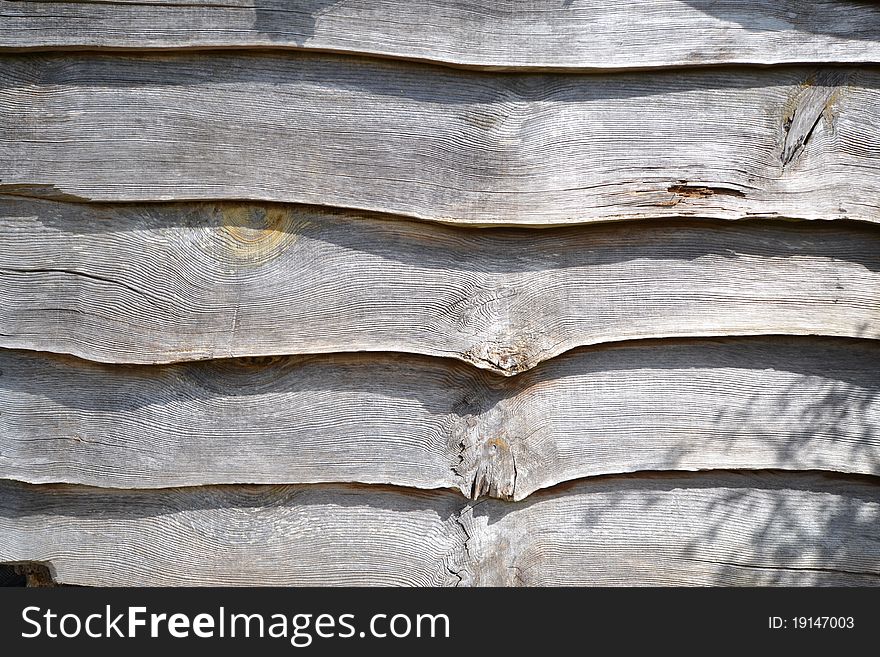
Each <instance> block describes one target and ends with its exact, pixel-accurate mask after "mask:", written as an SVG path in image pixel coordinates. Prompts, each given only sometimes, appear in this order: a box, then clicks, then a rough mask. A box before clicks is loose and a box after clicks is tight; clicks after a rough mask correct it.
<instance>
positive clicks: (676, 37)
mask: <svg viewBox="0 0 880 657" xmlns="http://www.w3.org/2000/svg"><path fill="white" fill-rule="evenodd" d="M218 47H219V48H223V47H232V48H248V47H261V48H302V49H314V50H335V51H341V52H348V53H364V54H376V55H382V56H390V57H404V58H412V59H425V60H433V61H438V62H444V63H448V64H454V65H459V66H480V67H499V68H512V67H540V68H561V69H574V70H595V69H608V68H619V69H621V68H648V67H665V66H694V65H704V64H780V63H798V62H811V61H812V62H852V63H862V62H878V61H880V7H878V6H877V4H876V3H872V2H846V1H843V0H839V1H831V2H803V1H801V0H785V1H778V0H732V1H726V2H716V1H713V0H684V1H682V0H651V2H614V3H608V2H602V1H601V0H576V1H571V0H568V1H564V2H563V1H562V0H534V1H531V2H521V1H519V0H421V1H409V2H398V1H395V0H386V1H378V2H377V1H376V0H297V1H296V2H289V1H288V0H224V1H223V2H208V1H207V0H200V1H189V0H183V1H182V0H171V1H167V0H166V1H162V0H146V1H145V0H113V1H112V2H105V1H104V0H80V1H79V2H77V1H75V0H74V1H30V2H23V1H19V0H15V1H12V2H10V1H7V0H2V1H0V48H19V49H41V48H42V49H45V48H90V49H94V48H123V49H130V48H163V49H168V48H218Z"/></svg>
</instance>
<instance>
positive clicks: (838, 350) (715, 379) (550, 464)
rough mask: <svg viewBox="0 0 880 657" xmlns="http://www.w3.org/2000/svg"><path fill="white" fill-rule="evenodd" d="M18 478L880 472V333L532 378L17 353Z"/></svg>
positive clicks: (549, 479) (7, 473) (5, 458)
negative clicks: (135, 362) (117, 361)
mask: <svg viewBox="0 0 880 657" xmlns="http://www.w3.org/2000/svg"><path fill="white" fill-rule="evenodd" d="M0 372H2V374H0V477H4V478H12V479H18V480H24V481H28V482H32V483H47V482H66V483H76V484H87V485H95V486H102V487H117V488H158V487H169V486H191V485H202V484H232V483H294V484H296V483H315V482H360V483H389V484H395V485H401V486H411V487H419V488H458V489H459V490H461V492H462V493H464V494H465V495H467V496H469V497H473V498H476V497H480V496H482V495H489V496H492V497H499V498H505V499H510V498H513V499H517V500H519V499H523V498H525V497H526V496H527V495H529V494H531V493H533V492H534V491H535V490H537V489H539V488H545V487H549V486H553V485H555V484H557V483H559V482H563V481H567V480H573V479H578V478H582V477H587V476H596V475H604V474H615V473H628V472H634V471H650V470H669V471H672V470H710V469H788V470H828V471H838V472H843V473H856V474H865V475H880V344H878V343H875V342H872V341H867V340H862V341H859V340H844V339H815V338H769V339H768V338H740V339H726V340H708V339H704V340H690V341H661V342H660V343H659V344H658V343H654V342H646V343H629V344H622V345H618V346H614V347H610V348H595V347H594V348H585V349H580V350H577V351H574V352H571V353H569V354H566V355H564V356H561V357H560V358H557V359H554V360H552V361H549V362H547V363H544V364H543V365H541V366H540V367H539V368H537V369H535V370H532V371H531V372H528V373H525V374H523V375H520V376H519V377H516V378H513V379H503V378H499V377H495V376H493V375H491V374H489V373H486V372H480V371H478V370H475V369H473V368H471V367H468V366H467V365H464V364H459V363H456V362H455V361H449V360H445V359H437V358H426V357H418V356H403V355H399V354H354V355H343V354H336V355H326V356H313V357H288V358H277V359H270V360H268V361H267V360H262V359H258V360H257V361H256V362H254V361H252V360H251V359H240V360H222V361H206V362H201V363H188V364H180V365H170V366H118V365H117V366H111V365H101V364H97V363H91V362H88V361H79V360H76V359H73V358H71V357H65V356H51V355H48V354H39V353H33V352H26V351H5V350H4V351H0Z"/></svg>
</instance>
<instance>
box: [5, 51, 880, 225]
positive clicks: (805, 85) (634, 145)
mask: <svg viewBox="0 0 880 657" xmlns="http://www.w3.org/2000/svg"><path fill="white" fill-rule="evenodd" d="M878 85H880V70H878V69H873V68H868V69H815V68H783V69H743V70H735V69H728V70H724V71H719V70H715V69H701V70H691V71H685V72H658V73H652V74H651V75H645V74H644V73H629V74H614V75H597V76H585V75H563V74H536V73H528V74H509V75H500V74H498V73H480V72H473V71H458V70H453V69H447V68H443V67H436V66H429V65H425V64H415V63H405V62H393V61H381V60H369V59H359V58H354V57H344V56H337V55H314V54H307V53H281V54H278V53H234V52H226V53H223V52H212V53H194V54H193V53H189V54H125V55H118V54H117V55H107V54H103V55H102V54H95V53H82V54H77V53H63V54H37V55H8V56H4V57H2V58H0V135H2V140H0V162H2V163H4V165H3V168H2V169H0V192H2V191H5V192H7V193H17V194H32V195H39V194H42V195H49V196H52V195H54V196H55V197H58V198H72V199H77V198H78V199H84V200H95V201H161V200H200V199H201V200H217V199H236V200H238V199H251V200H261V201H293V202H301V203H314V204H319V205H331V206H340V207H350V208H358V209H362V210H374V211H380V212H387V213H391V214H400V215H407V216H410V217H415V218H423V219H431V220H437V221H443V222H448V223H454V222H462V223H475V224H533V225H548V224H564V223H580V222H588V221H595V220H605V221H607V220H618V219H634V218H646V217H647V218H657V217H670V216H700V217H716V218H723V219H739V218H745V217H751V216H756V215H758V216H785V217H794V218H803V219H834V218H843V217H850V218H853V219H858V220H864V221H870V222H877V221H878V220H880V201H878V200H877V199H878V198H880V167H878V162H880V160H878V156H877V153H878V152H880V130H878V129H877V126H878V125H880V91H878V88H880V86H878Z"/></svg>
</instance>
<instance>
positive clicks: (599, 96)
mask: <svg viewBox="0 0 880 657" xmlns="http://www.w3.org/2000/svg"><path fill="white" fill-rule="evenodd" d="M878 199H880V5H878V4H877V3H872V2H850V1H846V0H830V1H828V2H820V3H819V2H817V3H801V2H794V1H790V2H771V1H770V0H731V1H730V2H725V3H717V2H709V1H705V0H657V1H656V2H651V3H644V2H627V1H624V2H618V3H613V4H608V3H600V2H596V1H595V0H565V1H563V0H536V1H535V2H529V3H518V2H514V1H513V0H479V1H478V2H464V1H463V0H419V1H417V2H391V1H390V0H302V1H299V2H286V1H285V0H229V1H228V2H223V3H221V4H212V3H206V2H201V1H199V0H184V1H181V0H175V2H164V1H163V0H151V1H149V2H143V1H138V2H134V1H132V2H128V1H126V0H118V1H114V2H104V1H103V0H81V1H54V0H0V563H16V564H23V563H41V564H46V565H47V566H48V568H49V570H50V571H51V573H52V576H53V577H54V578H55V579H56V580H57V581H59V582H62V583H71V584H89V585H126V584H160V585H174V584H211V585H224V584H233V585H235V584H255V583H256V584H276V585H307V584H324V585H341V584H370V585H562V584H575V585H585V584H593V585H620V584H629V585H632V584H641V585H682V584H685V585H713V584H761V585H772V584H780V585H792V584H794V585H818V584H821V585H865V584H873V585H877V584H880V485H878V482H880V479H878V477H880V342H878V340H880V226H878V223H880V201H878Z"/></svg>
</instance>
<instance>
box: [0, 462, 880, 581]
mask: <svg viewBox="0 0 880 657" xmlns="http://www.w3.org/2000/svg"><path fill="white" fill-rule="evenodd" d="M0 561H6V562H9V561H13V562H14V561H38V562H44V563H47V564H48V565H49V567H50V568H51V570H52V571H53V574H54V576H55V578H56V580H57V581H59V582H62V583H68V584H86V585H102V586H113V585H144V584H149V585H160V586H161V585H223V586H226V585H344V584H359V585H386V584H396V585H428V584H430V585H438V584H442V585H457V584H460V585H471V584H492V585H509V584H526V585H559V584H568V585H587V584H588V585H647V584H653V585H731V584H746V585H766V584H780V585H817V584H832V585H847V584H849V585H852V584H859V585H877V584H880V486H877V484H876V483H875V482H873V481H871V482H865V481H859V480H839V479H837V480H836V479H826V478H822V477H818V476H816V475H812V474H790V475H747V476H742V475H735V474H726V473H711V474H705V475H691V476H687V477H681V476H659V477H654V478H626V477H623V478H609V479H601V480H590V481H585V482H579V483H578V484H576V485H573V486H569V487H565V488H564V489H562V490H555V491H553V492H546V493H540V494H538V495H536V496H535V498H534V499H532V500H530V501H528V502H522V503H516V504H510V503H504V502H497V501H486V502H482V503H477V504H474V505H473V506H471V505H463V500H461V499H460V498H459V497H458V496H457V495H455V494H452V493H445V492H438V493H433V494H425V493H417V492H414V491H407V490H404V489H396V490H395V489H390V488H381V487H355V486H304V487H296V486H285V487H274V486H273V487H265V486H261V487H231V486H226V487H200V488H188V489H162V490H158V491H118V490H117V491H113V490H104V489H97V488H79V487H70V486H31V485H27V484H21V483H16V482H0Z"/></svg>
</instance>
